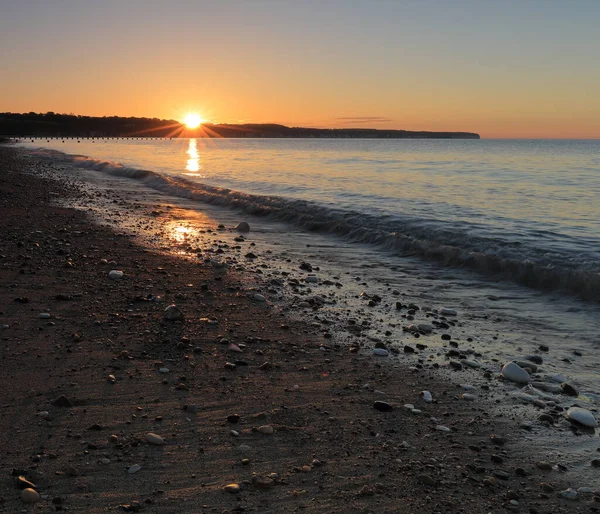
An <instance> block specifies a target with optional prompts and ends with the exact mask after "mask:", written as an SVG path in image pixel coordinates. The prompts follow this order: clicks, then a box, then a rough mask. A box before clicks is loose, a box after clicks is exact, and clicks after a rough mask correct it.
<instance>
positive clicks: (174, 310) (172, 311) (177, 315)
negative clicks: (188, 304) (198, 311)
mask: <svg viewBox="0 0 600 514" xmlns="http://www.w3.org/2000/svg"><path fill="white" fill-rule="evenodd" d="M164 318H165V319H166V320H167V321H181V320H183V318H184V316H183V312H181V310H180V309H179V308H178V307H177V306H176V305H169V306H168V307H167V308H166V309H165V312H164Z"/></svg>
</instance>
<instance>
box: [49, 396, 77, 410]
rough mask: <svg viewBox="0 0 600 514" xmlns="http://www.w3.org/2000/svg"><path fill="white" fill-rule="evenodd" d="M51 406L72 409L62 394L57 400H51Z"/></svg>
mask: <svg viewBox="0 0 600 514" xmlns="http://www.w3.org/2000/svg"><path fill="white" fill-rule="evenodd" d="M52 405H54V406H56V407H73V404H72V403H71V400H69V399H68V398H67V397H66V396H65V395H64V394H61V395H60V396H59V397H58V398H55V399H54V400H52Z"/></svg>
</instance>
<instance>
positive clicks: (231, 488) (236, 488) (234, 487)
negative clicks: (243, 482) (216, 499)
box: [223, 484, 240, 494]
mask: <svg viewBox="0 0 600 514" xmlns="http://www.w3.org/2000/svg"><path fill="white" fill-rule="evenodd" d="M223 490H224V491H225V492H226V493H231V494H237V493H239V492H240V485H239V484H227V485H226V486H225V487H223Z"/></svg>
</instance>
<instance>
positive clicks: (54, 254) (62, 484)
mask: <svg viewBox="0 0 600 514" xmlns="http://www.w3.org/2000/svg"><path fill="white" fill-rule="evenodd" d="M54 166H55V165H54V164H53V162H52V161H51V160H50V161H49V160H43V161H40V160H38V159H36V158H32V157H28V156H27V154H26V152H25V151H23V150H20V149H15V148H12V147H10V146H1V147H0V194H1V196H0V198H1V201H2V204H1V205H2V221H1V224H2V231H1V238H2V239H1V241H2V243H1V244H2V249H1V252H0V253H1V254H2V256H1V260H0V265H1V267H0V270H1V280H0V283H1V284H2V287H1V288H0V295H1V305H2V307H1V308H0V310H1V311H2V314H1V318H0V323H1V324H2V329H1V330H2V332H1V333H2V338H3V347H2V361H3V373H2V382H1V384H0V387H1V388H2V391H3V400H2V404H3V413H4V415H3V417H2V424H3V426H2V430H1V433H2V438H1V444H2V449H1V451H2V454H3V455H4V459H3V463H4V466H3V468H4V477H5V479H4V480H3V481H1V482H0V483H1V484H2V491H1V492H0V502H1V503H0V510H2V511H4V512H20V511H23V510H24V509H26V508H27V506H26V505H24V503H23V500H22V498H21V491H20V490H19V488H18V486H17V481H18V477H19V476H22V477H24V478H25V479H27V480H29V481H30V482H32V483H34V484H35V486H36V487H35V488H36V490H37V491H38V493H39V495H40V498H39V500H38V501H37V502H36V503H35V504H34V506H33V507H30V508H31V509H33V510H42V511H53V510H69V511H71V512H86V513H96V512H109V511H116V510H119V509H121V510H124V511H131V512H136V511H142V512H161V513H169V512H173V513H175V512H232V511H235V512H297V511H303V512H315V513H317V512H469V513H470V512H474V513H476V512H501V511H505V510H511V511H514V512H589V511H590V510H594V509H597V507H596V505H598V501H600V494H598V491H596V492H594V489H595V485H594V484H597V483H598V482H597V476H598V474H597V473H598V471H597V469H595V468H594V465H593V463H592V461H594V459H596V460H597V459H598V456H600V453H597V452H596V453H595V454H593V453H591V452H589V453H587V454H586V455H585V462H586V464H585V469H580V467H578V466H579V464H580V462H579V461H578V466H574V465H571V463H570V462H569V461H568V458H565V457H564V456H563V457H562V458H559V457H557V455H556V454H555V453H554V452H553V451H548V453H546V454H544V453H543V452H540V451H539V447H536V446H535V444H531V442H530V441H527V440H526V439H525V438H524V436H523V433H530V432H531V431H532V430H531V429H529V430H527V429H524V428H523V426H522V421H523V419H530V420H531V423H532V424H535V427H533V425H532V427H533V432H534V433H535V432H536V431H537V430H538V428H540V429H541V430H542V431H544V430H546V429H547V431H550V430H552V428H553V427H554V426H555V425H556V426H557V427H560V428H559V430H558V432H559V433H558V434H555V435H554V437H555V438H556V439H554V441H556V440H560V438H563V439H565V440H566V439H568V440H569V441H571V440H572V439H574V438H577V437H578V436H579V439H580V440H584V439H585V440H586V444H587V445H588V446H587V447H589V448H591V447H593V446H596V447H599V448H600V444H598V439H597V435H596V434H595V433H592V434H590V433H589V432H586V431H585V430H584V429H582V427H577V426H573V425H571V424H570V423H569V422H568V421H567V420H566V418H565V416H564V412H563V410H565V409H566V408H567V407H568V406H569V405H570V404H572V403H575V400H570V399H568V398H567V399H564V409H563V408H561V409H560V410H557V409H554V410H553V407H555V405H556V404H555V405H550V404H549V403H548V404H544V407H543V408H541V407H540V405H539V404H537V405H533V404H532V402H530V401H523V402H516V403H506V402H505V401H504V400H502V405H501V406H500V407H498V405H497V403H500V402H499V401H498V398H499V397H502V398H504V397H505V396H506V394H505V393H504V391H505V390H511V391H513V390H515V387H514V386H513V385H511V384H509V383H507V381H506V380H502V379H501V378H500V377H499V376H498V374H497V373H491V372H488V371H486V372H482V370H480V369H475V368H474V369H469V367H468V366H466V365H464V364H461V362H460V361H461V359H462V360H463V361H464V360H465V359H464V356H462V357H461V356H460V353H461V352H460V348H462V346H463V345H465V344H466V341H464V340H461V341H457V340H455V338H454V337H450V336H449V334H452V332H453V329H456V331H457V332H458V331H459V330H466V329H465V321H464V320H462V319H461V316H460V313H455V312H454V313H452V312H450V311H448V312H447V314H446V315H444V314H443V313H442V312H441V311H440V310H439V309H438V310H435V311H434V310H425V309H421V307H423V306H422V305H421V306H419V305H402V298H396V297H395V296H394V295H393V294H390V297H389V298H383V299H382V298H379V299H378V298H375V296H373V295H372V297H371V298H370V299H369V300H370V301H372V302H374V305H375V304H380V303H382V302H384V303H385V302H389V305H390V310H392V311H397V316H398V320H397V329H396V330H397V331H399V332H405V331H404V330H403V328H404V327H408V326H409V325H411V324H412V323H411V322H413V323H414V324H415V325H417V326H419V325H418V324H422V325H429V327H431V328H427V329H426V328H425V326H423V327H422V330H415V331H414V332H413V333H412V335H411V334H410V333H409V335H411V339H410V340H406V341H405V343H404V344H402V345H400V346H393V345H388V344H386V343H385V341H384V339H385V338H383V337H382V338H380V339H379V340H376V338H373V337H371V338H360V337H358V336H359V335H360V332H361V324H360V323H359V324H355V325H354V328H352V327H350V326H349V325H353V324H352V323H350V322H349V321H348V323H347V325H348V326H346V329H345V330H344V332H343V333H342V331H341V330H338V329H339V327H338V326H336V324H335V323H333V322H331V321H328V319H327V318H326V317H322V318H318V316H319V308H320V305H319V303H318V301H317V300H315V298H316V296H317V295H315V296H311V295H310V294H309V295H306V294H305V292H304V291H302V288H306V287H307V286H308V287H310V280H307V278H308V276H309V275H310V272H312V271H313V270H308V266H306V263H303V262H294V263H292V264H291V265H290V266H293V267H294V268H295V269H296V270H297V271H296V275H295V276H290V275H285V276H282V277H280V279H278V280H279V282H278V283H274V282H273V280H274V279H270V282H269V281H266V278H265V277H263V276H261V273H258V272H257V269H256V268H252V270H250V269H248V268H251V266H247V265H246V266H244V265H241V264H239V263H240V262H242V261H244V262H245V261H248V260H252V259H253V258H252V256H251V255H249V254H251V253H253V252H255V253H258V252H259V249H258V248H256V247H253V246H252V245H253V244H254V243H253V242H252V230H250V232H244V233H239V232H238V231H236V230H235V228H234V227H235V225H234V224H230V225H227V226H222V227H219V226H218V225H217V224H215V225H213V226H210V223H211V222H210V221H206V226H205V230H204V231H203V232H201V233H199V234H197V235H196V237H197V238H198V239H197V240H194V241H190V240H185V241H183V242H182V246H185V247H186V248H185V249H186V251H185V252H179V253H180V255H179V254H178V252H177V251H176V250H177V249H176V248H165V245H164V240H163V242H161V243H159V244H155V245H154V246H153V245H152V240H151V239H148V238H146V240H144V238H143V237H138V236H136V235H135V233H134V232H133V231H125V230H123V229H122V228H121V225H118V224H116V223H111V222H110V219H111V218H125V219H127V218H131V219H133V214H134V213H136V214H137V215H139V214H142V215H143V218H144V219H146V220H150V221H146V222H145V223H148V224H149V225H153V228H152V230H154V231H161V230H165V229H164V227H165V226H167V225H168V223H169V221H170V220H171V219H172V218H173V215H174V214H173V213H172V212H170V211H169V209H167V208H165V207H164V206H161V207H160V208H152V207H151V206H149V205H146V204H139V203H137V204H136V203H135V202H133V203H132V202H128V198H127V194H126V192H125V193H121V194H119V193H118V192H113V194H112V195H111V196H110V202H105V204H104V205H105V207H106V206H107V205H109V204H112V210H110V211H109V210H108V207H106V209H107V210H106V211H105V213H104V214H105V220H104V223H98V222H97V221H98V220H97V214H98V211H97V205H98V199H97V198H94V195H100V194H101V193H98V191H95V190H93V189H86V188H85V187H84V186H82V185H81V184H80V183H79V181H78V180H77V179H76V177H75V176H73V180H72V181H66V180H64V174H63V175H61V176H62V177H63V178H62V179H61V181H57V180H56V174H55V169H54ZM71 204H72V205H73V206H76V207H77V208H74V207H73V206H71ZM87 204H89V209H90V213H91V214H94V215H95V216H96V218H94V217H93V216H91V215H87V214H86V205H87ZM238 221H239V222H244V221H246V220H245V219H239V220H238ZM111 224H112V228H111ZM251 225H252V224H251ZM143 228H144V227H139V226H138V229H139V230H138V231H141V232H143V231H144V230H142V229H143ZM149 231H150V229H148V230H146V231H145V232H149ZM236 243H238V245H237V246H239V248H236ZM200 247H202V248H200ZM207 248H210V251H209V250H208V249H207ZM191 255H195V257H191ZM228 255H235V257H236V259H238V264H239V265H232V264H231V262H227V260H226V257H227V256H228ZM242 256H243V257H244V259H242ZM303 264H304V268H303V267H302V266H303ZM114 271H120V272H122V275H121V274H119V273H112V275H111V272H114ZM317 271H318V270H317ZM111 277H114V278H111ZM292 280H296V281H297V283H296V284H292V285H291V286H290V285H289V284H290V281H292ZM332 282H334V281H332ZM284 284H285V285H286V287H287V286H289V287H292V288H293V287H296V289H297V290H300V292H299V293H298V295H299V296H305V298H304V300H303V301H306V302H308V304H309V306H308V307H306V306H304V308H305V309H308V311H309V312H310V313H312V315H313V321H312V322H311V321H310V320H309V317H307V316H304V317H302V316H298V315H296V314H297V313H295V312H292V311H294V307H293V306H292V307H290V306H289V304H288V305H286V306H285V308H284V307H282V306H281V305H278V304H277V302H271V301H269V297H270V296H273V297H274V296H276V295H275V294H272V295H271V294H270V293H271V290H272V289H277V288H283V287H284ZM331 287H337V286H336V285H335V283H333V284H332V285H331ZM325 296H326V295H325ZM311 300H312V303H311ZM396 301H399V303H400V304H401V305H400V306H397V305H395V304H396ZM171 305H175V306H176V307H172V308H170V307H169V306H171ZM292 305H293V304H292ZM409 311H412V314H409ZM168 318H175V319H168ZM179 318H180V319H179ZM433 322H435V323H433ZM344 323H346V320H344ZM467 323H468V322H467ZM348 333H354V334H355V335H357V337H356V338H354V339H353V341H355V342H352V341H349V338H348V336H347V334H348ZM417 335H418V336H420V337H417ZM434 340H435V341H437V343H438V344H442V345H444V348H445V350H444V351H443V352H442V353H438V356H439V357H440V359H441V360H443V361H444V364H443V365H440V364H439V362H437V361H434V360H433V359H428V358H427V357H426V353H425V350H426V348H427V347H428V346H431V345H432V344H433V341H434ZM453 342H454V343H455V344H451V343H453ZM457 348H458V350H457ZM376 350H384V352H385V354H387V356H388V357H392V356H393V357H396V358H395V359H394V361H393V364H391V363H390V360H391V359H389V358H388V357H386V356H384V355H377V353H381V354H383V353H384V352H381V351H380V352H376ZM421 352H423V354H422V357H420V355H421ZM538 353H539V352H538ZM453 356H454V357H453ZM544 357H545V356H544ZM453 362H454V364H452V363H453ZM459 365H460V367H459ZM530 365H531V366H532V367H533V361H531V364H530ZM457 374H458V375H457ZM465 386H469V387H465ZM423 391H425V392H427V393H430V395H431V399H430V398H429V395H428V394H423ZM428 400H430V401H428ZM542 403H543V402H542ZM407 405H408V407H407ZM561 405H562V404H561ZM411 406H412V408H411ZM543 414H546V415H547V416H549V417H546V418H541V416H542V415H543ZM148 434H156V435H157V436H159V437H155V436H154V435H150V436H149V435H148ZM542 437H545V435H544V436H542V435H540V438H542ZM156 443H158V444H156ZM571 444H572V443H571ZM138 468H139V469H138ZM594 477H596V478H595V479H594ZM581 487H583V489H580V490H579V492H577V491H576V490H577V489H578V488H581ZM569 488H573V490H574V491H575V495H574V496H573V498H569V493H565V491H568V490H569Z"/></svg>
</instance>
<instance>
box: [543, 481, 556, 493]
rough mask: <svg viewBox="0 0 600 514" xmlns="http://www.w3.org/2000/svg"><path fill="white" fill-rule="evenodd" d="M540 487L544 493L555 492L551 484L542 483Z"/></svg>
mask: <svg viewBox="0 0 600 514" xmlns="http://www.w3.org/2000/svg"><path fill="white" fill-rule="evenodd" d="M540 487H541V489H542V491H544V492H545V493H553V492H554V486H553V485H551V484H548V483H546V482H542V483H541V484H540Z"/></svg>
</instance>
